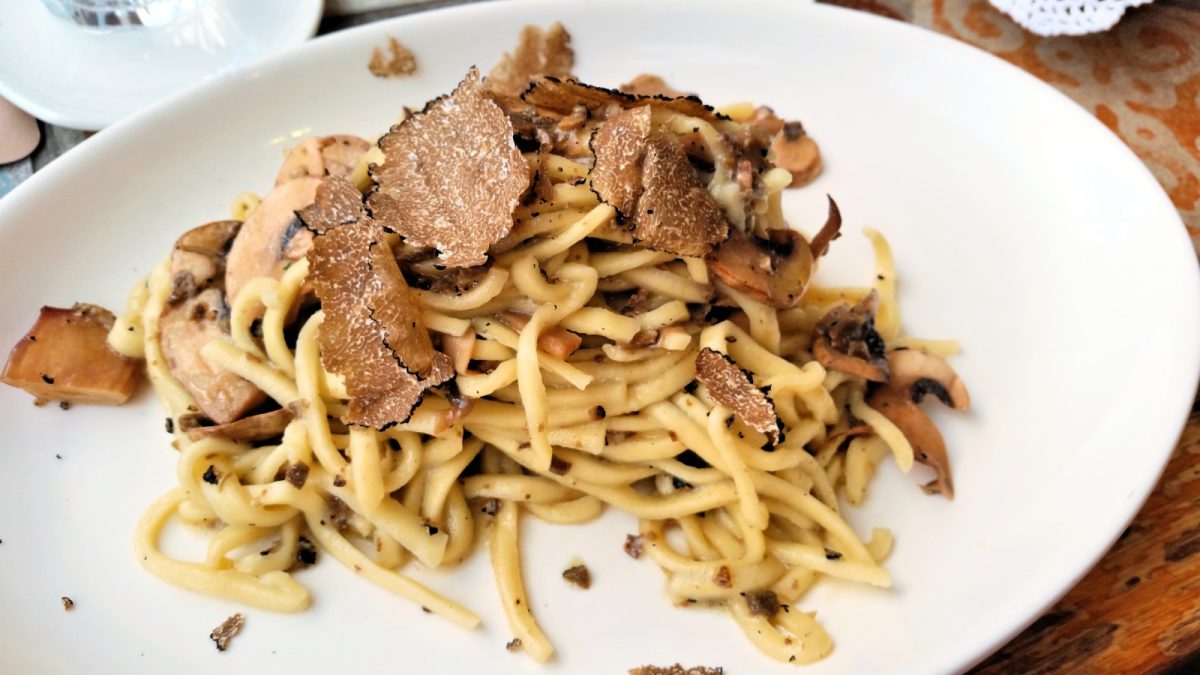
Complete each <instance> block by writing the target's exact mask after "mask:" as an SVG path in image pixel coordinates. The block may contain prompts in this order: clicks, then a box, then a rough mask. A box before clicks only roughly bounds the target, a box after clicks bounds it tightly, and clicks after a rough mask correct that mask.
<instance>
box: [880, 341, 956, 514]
mask: <svg viewBox="0 0 1200 675" xmlns="http://www.w3.org/2000/svg"><path fill="white" fill-rule="evenodd" d="M888 365H889V367H890V368H891V371H892V378H891V380H890V381H889V382H888V383H887V385H885V386H883V387H880V388H879V389H877V390H875V391H874V392H873V393H872V394H871V395H870V396H869V397H868V398H867V405H869V406H871V407H872V408H874V409H875V410H878V411H879V412H880V413H881V414H882V415H883V416H885V417H887V418H888V419H889V420H891V422H892V424H895V425H896V427H897V428H898V429H899V430H900V432H901V433H903V434H904V437H905V438H907V439H908V442H909V444H911V445H912V448H913V456H914V459H916V461H918V462H920V463H922V464H925V465H926V466H929V467H930V468H932V469H933V471H934V474H935V477H934V479H933V480H932V481H930V482H929V483H927V484H925V485H924V486H922V487H923V489H924V490H925V491H926V492H928V493H929V494H941V495H945V496H946V497H947V498H948V499H953V498H954V481H953V479H952V477H951V474H950V457H949V455H948V454H947V453H946V443H945V441H944V440H943V439H942V434H941V432H939V431H938V429H937V427H936V426H934V424H933V421H932V420H930V419H929V417H928V416H927V415H926V414H925V413H924V411H922V410H921V408H920V407H919V406H918V405H917V404H919V403H920V402H921V401H922V400H923V399H924V398H925V395H926V394H933V395H934V396H936V397H937V398H938V399H939V400H940V401H942V402H943V403H945V404H946V405H948V406H950V407H951V408H954V409H955V410H966V409H967V407H968V406H969V405H970V398H969V396H968V395H967V388H966V385H965V384H963V382H962V380H961V379H960V378H959V377H958V374H957V373H955V372H954V370H953V369H952V368H951V367H950V366H949V365H948V364H947V363H946V362H945V361H943V360H942V359H940V358H938V357H937V356H934V355H933V354H929V353H927V352H923V351H920V350H915V349H906V350H898V351H894V352H892V353H891V355H890V356H889V357H888Z"/></svg>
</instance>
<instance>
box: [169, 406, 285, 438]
mask: <svg viewBox="0 0 1200 675" xmlns="http://www.w3.org/2000/svg"><path fill="white" fill-rule="evenodd" d="M295 416H296V413H295V411H294V410H293V409H292V408H290V407H289V408H279V409H278V410H272V411H270V412H264V413H259V414H257V415H250V416H249V417H243V418H241V419H239V420H236V421H233V422H229V423H227V424H215V425H203V424H201V423H200V416H199V415H197V414H195V413H192V414H188V415H180V416H179V430H180V431H183V432H185V433H186V434H187V437H188V438H189V439H191V440H193V441H199V440H201V439H205V438H213V437H216V438H225V439H228V440H231V441H236V442H239V443H249V442H251V441H262V440H266V439H268V438H275V437H276V436H278V435H280V434H282V433H283V432H284V430H285V429H287V426H288V424H290V423H291V421H292V419H293V418H294V417H295Z"/></svg>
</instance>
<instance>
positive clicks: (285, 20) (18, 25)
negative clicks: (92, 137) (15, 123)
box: [0, 0, 324, 129]
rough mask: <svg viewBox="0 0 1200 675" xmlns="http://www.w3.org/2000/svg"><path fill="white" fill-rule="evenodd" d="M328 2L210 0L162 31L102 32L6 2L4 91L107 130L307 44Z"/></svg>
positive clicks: (68, 123)
mask: <svg viewBox="0 0 1200 675" xmlns="http://www.w3.org/2000/svg"><path fill="white" fill-rule="evenodd" d="M323 4H324V3H323V2H322V0H254V1H253V2H244V1H238V0H204V2H203V3H202V7H201V8H200V9H199V10H197V11H196V12H195V13H193V14H191V15H189V16H187V17H186V18H183V19H181V20H179V21H178V22H177V23H174V24H171V25H169V26H166V27H163V28H159V29H146V30H121V31H112V32H105V33H98V32H95V31H91V30H85V29H82V28H80V27H78V26H76V25H74V24H72V23H69V22H67V21H64V20H61V19H58V18H56V17H54V16H53V15H52V14H51V13H50V11H49V10H47V9H46V8H45V7H44V6H43V5H42V2H41V0H9V1H7V2H0V95H2V96H4V97H5V98H7V99H9V100H11V101H12V102H13V103H15V104H17V105H18V106H19V107H21V108H24V109H25V110H27V111H28V112H30V113H31V114H33V115H34V116H35V117H38V118H40V119H43V120H45V121H47V122H50V123H51V124H58V125H60V126H65V127H70V128H72V129H101V128H103V127H106V126H108V125H109V124H112V123H113V122H116V121H117V120H119V119H121V118H123V117H126V116H128V115H129V114H130V113H133V112H137V111H138V110H141V109H143V108H145V107H146V106H147V105H149V104H151V103H154V102H155V101H158V100H161V99H163V98H165V97H167V96H169V95H170V94H174V93H175V92H178V91H181V90H183V89H185V88H187V87H189V86H191V85H193V84H195V83H197V82H199V81H200V80H202V79H204V78H206V77H209V76H211V75H213V74H215V73H218V72H221V71H223V70H227V69H230V68H235V67H237V66H241V65H245V64H247V63H250V62H251V61H253V60H255V59H257V58H260V57H262V56H265V55H267V54H272V53H275V52H277V51H280V50H282V49H284V48H286V47H290V46H292V45H296V44H300V43H301V42H304V41H305V40H307V39H308V38H309V37H312V35H313V33H315V32H316V31H317V23H318V22H319V21H320V20H321V8H322V6H323Z"/></svg>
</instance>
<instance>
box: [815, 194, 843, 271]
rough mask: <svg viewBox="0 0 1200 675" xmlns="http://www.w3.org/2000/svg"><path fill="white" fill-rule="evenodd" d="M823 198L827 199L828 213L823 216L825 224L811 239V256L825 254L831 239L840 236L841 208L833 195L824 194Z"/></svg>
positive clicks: (816, 256)
mask: <svg viewBox="0 0 1200 675" xmlns="http://www.w3.org/2000/svg"><path fill="white" fill-rule="evenodd" d="M825 198H826V199H828V200H829V215H828V216H826V217H825V224H824V225H822V226H821V229H820V230H819V231H818V232H817V234H816V236H814V237H813V239H812V254H813V258H820V257H821V256H823V255H825V254H826V253H827V252H828V251H829V245H830V244H832V243H833V240H834V239H837V238H838V237H840V236H842V210H841V209H839V208H838V205H837V202H835V201H833V197H830V196H829V195H825Z"/></svg>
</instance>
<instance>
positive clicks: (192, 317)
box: [158, 220, 266, 424]
mask: <svg viewBox="0 0 1200 675" xmlns="http://www.w3.org/2000/svg"><path fill="white" fill-rule="evenodd" d="M241 227H242V225H241V224H240V223H238V222H237V221H229V220H220V221H216V222H212V223H206V224H204V225H201V226H199V227H196V228H193V229H191V230H189V231H187V232H185V233H184V234H183V236H181V237H180V238H179V239H178V240H177V241H176V242H175V249H174V250H173V251H172V252H171V279H172V284H173V287H172V292H171V296H170V298H169V299H168V303H167V307H166V308H165V309H164V310H163V313H162V315H161V316H160V317H159V319H158V331H159V344H160V345H161V347H162V351H163V357H164V358H165V359H166V361H167V368H168V369H170V371H171V375H172V376H173V377H174V378H175V379H176V380H177V381H178V382H179V383H180V384H181V385H183V388H184V389H186V390H187V391H188V392H189V393H190V394H191V395H192V397H193V398H195V399H196V405H197V406H199V407H200V411H201V412H203V413H204V414H205V415H206V416H207V417H209V418H210V419H212V420H213V421H214V422H216V423H217V424H228V423H230V422H233V421H234V420H237V419H239V418H240V417H242V416H243V415H244V414H246V412H248V411H250V410H252V409H254V408H255V407H257V406H258V405H259V404H260V403H262V402H263V401H264V400H266V395H265V394H263V393H262V392H261V391H260V390H259V389H258V387H256V386H254V385H253V384H251V383H250V382H248V381H246V380H244V379H242V378H241V377H239V376H237V375H235V374H233V373H231V372H229V371H226V370H222V369H219V368H216V367H214V366H211V365H209V363H208V362H207V361H205V360H204V359H203V358H202V357H201V356H200V350H201V349H202V348H203V347H204V345H206V344H208V343H209V341H211V340H217V339H229V328H228V323H227V322H228V313H229V306H228V303H227V302H226V296H225V290H224V285H225V280H226V278H227V270H226V269H225V268H226V263H227V261H228V257H227V253H226V252H227V251H230V250H231V247H230V241H231V240H233V241H236V239H235V237H237V236H240V233H241V232H242V231H243V230H242V229H240V228H241Z"/></svg>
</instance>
